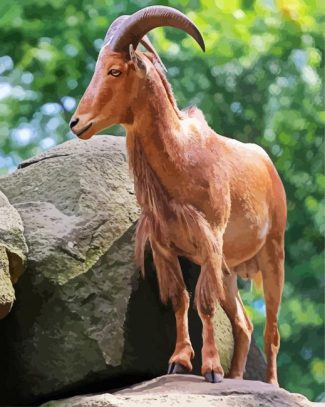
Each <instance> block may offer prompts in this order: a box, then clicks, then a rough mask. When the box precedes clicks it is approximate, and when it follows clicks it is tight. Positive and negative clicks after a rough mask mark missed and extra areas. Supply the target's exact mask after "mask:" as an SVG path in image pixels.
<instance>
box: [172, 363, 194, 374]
mask: <svg viewBox="0 0 325 407" xmlns="http://www.w3.org/2000/svg"><path fill="white" fill-rule="evenodd" d="M188 372H189V370H188V369H187V368H186V367H185V366H183V365H181V364H180V363H175V362H173V363H169V365H168V370H167V374H176V373H178V374H184V373H188Z"/></svg>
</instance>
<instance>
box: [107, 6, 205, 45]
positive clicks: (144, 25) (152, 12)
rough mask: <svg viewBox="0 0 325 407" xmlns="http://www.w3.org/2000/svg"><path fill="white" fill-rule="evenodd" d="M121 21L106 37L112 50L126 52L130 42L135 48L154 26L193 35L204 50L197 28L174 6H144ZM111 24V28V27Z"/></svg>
mask: <svg viewBox="0 0 325 407" xmlns="http://www.w3.org/2000/svg"><path fill="white" fill-rule="evenodd" d="M123 17H124V16H123ZM115 22H116V20H115V21H114V23H115ZM114 23H113V24H114ZM121 23H122V24H118V26H116V29H114V33H113V35H112V36H111V38H109V39H108V40H109V45H110V47H111V48H112V50H113V51H117V52H123V51H126V52H127V51H128V49H129V45H130V44H132V45H133V48H134V49H136V47H137V46H138V44H139V42H140V40H141V38H143V37H144V36H145V35H146V34H147V33H148V32H149V31H150V30H152V29H153V28H156V27H175V28H179V29H180V30H183V31H185V32H186V33H187V34H189V35H190V36H191V37H193V38H194V39H195V41H196V42H197V43H198V44H199V45H200V47H201V48H202V50H203V51H205V44H204V40H203V38H202V35H201V33H200V31H199V30H198V28H197V27H196V26H195V25H194V24H193V23H192V21H191V20H190V19H189V18H188V17H186V16H185V15H184V14H183V13H181V12H180V11H178V10H176V9H174V8H171V7H166V6H151V7H146V8H144V9H142V10H139V11H137V12H136V13H134V14H132V15H131V16H130V17H129V18H127V19H126V18H125V19H124V21H121ZM113 24H112V26H113ZM112 26H111V28H113V27H112ZM109 31H110V30H109Z"/></svg>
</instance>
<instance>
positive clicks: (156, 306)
mask: <svg viewBox="0 0 325 407" xmlns="http://www.w3.org/2000/svg"><path fill="white" fill-rule="evenodd" d="M0 190H1V191H2V192H3V193H4V194H5V195H6V196H7V198H8V199H9V201H10V203H11V204H12V205H13V206H14V207H15V208H16V210H17V211H18V212H19V214H20V216H21V218H22V221H23V224H24V228H25V231H24V235H25V238H26V241H27V245H28V247H29V255H28V262H27V269H26V272H25V273H24V274H23V275H22V277H21V278H20V280H19V282H18V284H17V286H16V297H17V300H16V303H15V306H14V307H13V309H12V312H11V313H10V315H9V316H8V317H7V318H5V319H3V320H2V321H1V322H0V332H1V335H0V366H1V369H0V383H1V391H0V405H12V404H14V405H18V404H25V405H26V404H28V403H36V404H37V403H38V404H39V403H41V402H45V401H47V400H50V399H52V398H58V397H60V398H63V397H68V396H70V395H75V394H79V393H81V392H82V393H85V392H88V393H93V392H100V391H107V389H110V388H114V387H115V388H117V387H121V386H126V385H129V384H133V383H136V382H139V381H141V380H145V379H149V378H153V377H156V376H159V375H161V374H164V373H165V371H166V368H167V362H168V358H169V356H170V355H171V353H172V351H173V347H174V344H175V326H174V315H173V312H172V310H171V308H170V307H165V306H163V305H162V304H161V303H160V300H159V293H158V288H157V281H156V276H155V272H154V268H153V265H152V259H151V256H150V253H149V254H148V256H147V259H146V279H145V280H143V279H142V278H141V277H140V275H139V270H138V269H137V268H136V267H135V265H134V262H133V235H134V230H135V223H136V220H137V218H138V215H139V210H138V207H137V205H136V201H135V197H134V192H133V182H132V180H131V179H130V176H129V173H128V166H127V158H126V152H125V139H124V138H118V137H111V136H104V137H94V138H92V139H91V140H89V141H81V140H73V141H69V142H66V143H64V144H62V145H60V146H58V147H56V148H53V149H52V150H50V151H48V152H46V153H43V154H41V155H39V156H37V157H34V158H33V159H30V160H28V161H25V162H23V163H22V164H21V166H20V168H19V169H18V170H17V171H16V172H14V173H12V174H10V175H8V176H5V177H2V178H0ZM0 245H1V241H0ZM182 265H183V270H184V275H185V279H186V282H187V284H188V286H189V289H190V290H193V287H194V286H195V281H196V279H197V277H198V273H199V270H198V267H196V266H194V265H192V264H190V263H189V262H188V261H186V260H184V259H183V260H182ZM189 320H190V321H189V323H190V334H191V338H192V341H193V347H194V349H195V352H196V355H197V357H196V359H195V361H194V372H195V373H196V374H199V368H200V348H201V345H202V342H201V325H200V321H199V319H198V317H197V314H196V312H195V311H194V310H193V309H192V308H191V310H190V315H189ZM215 327H216V333H217V340H218V344H219V348H220V353H221V359H222V363H223V366H224V368H225V369H226V370H227V369H228V368H229V364H230V360H231V355H232V348H233V338H232V333H231V326H230V323H229V321H228V319H227V318H226V316H225V314H224V313H223V311H222V310H221V309H219V308H218V312H217V317H216V324H215ZM264 368H265V364H264V359H263V357H262V355H261V353H260V351H259V350H258V348H257V347H256V346H254V345H253V346H252V347H251V354H250V357H249V361H248V365H247V377H248V378H250V379H262V378H263V374H264ZM82 405H85V406H86V405H87V404H82ZM106 405H109V404H106Z"/></svg>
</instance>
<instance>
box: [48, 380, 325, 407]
mask: <svg viewBox="0 0 325 407" xmlns="http://www.w3.org/2000/svg"><path fill="white" fill-rule="evenodd" d="M134 406H141V407H165V406H168V407H173V406H174V407H198V406H200V407H270V406H272V407H313V406H314V407H320V406H323V407H324V406H325V403H311V402H310V401H308V400H307V399H306V397H304V396H302V395H300V394H292V393H289V392H287V391H286V390H284V389H279V388H278V387H276V386H273V385H271V384H266V383H262V382H258V381H247V380H231V379H225V380H224V381H223V382H222V383H218V384H214V383H206V382H204V381H203V379H202V377H198V376H194V375H169V376H162V377H158V378H156V379H153V380H150V381H147V382H144V383H140V384H138V385H136V386H133V387H131V388H126V389H123V390H120V391H117V392H114V394H112V393H102V394H89V395H83V396H76V397H71V398H68V399H65V400H57V401H50V402H48V403H46V404H43V405H42V406H41V407H134Z"/></svg>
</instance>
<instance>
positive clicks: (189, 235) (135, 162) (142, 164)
mask: <svg viewBox="0 0 325 407" xmlns="http://www.w3.org/2000/svg"><path fill="white" fill-rule="evenodd" d="M132 144H133V145H132V151H130V149H129V160H130V163H129V164H130V167H131V169H132V171H133V174H134V186H135V193H136V196H137V200H138V203H139V205H140V207H141V210H142V213H141V216H140V219H139V221H138V225H137V231H136V239H135V240H136V241H135V243H136V247H135V260H136V263H137V264H138V265H139V266H140V267H141V269H142V270H144V250H145V245H146V243H147V241H148V240H150V241H151V242H152V241H153V240H154V241H155V242H156V243H158V244H159V245H160V246H162V247H165V248H167V249H168V248H170V249H171V248H173V247H174V248H175V244H177V240H178V239H177V238H176V239H175V233H176V234H177V233H181V234H182V236H183V237H184V236H185V237H186V240H187V242H188V244H189V247H192V248H196V247H198V246H199V245H200V246H202V241H203V240H204V241H205V244H203V245H204V246H206V248H207V250H208V251H209V252H211V251H214V250H215V248H214V246H215V242H214V240H215V239H214V235H213V232H212V230H211V227H210V225H209V224H208V222H207V220H206V218H205V216H204V215H203V214H202V213H201V212H200V211H198V210H197V209H196V208H194V207H193V206H192V205H190V204H186V203H183V204H181V203H179V202H176V201H175V200H174V199H173V198H172V197H170V196H169V195H168V192H167V191H166V190H165V188H164V186H163V185H162V184H161V182H160V180H159V178H158V176H157V175H156V174H155V172H154V171H153V169H152V168H151V167H150V165H149V163H148V161H147V158H146V156H145V153H144V151H143V150H142V148H141V145H140V142H139V141H137V140H136V139H133V143H132ZM175 231H176V232H175ZM186 246H188V245H186Z"/></svg>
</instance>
